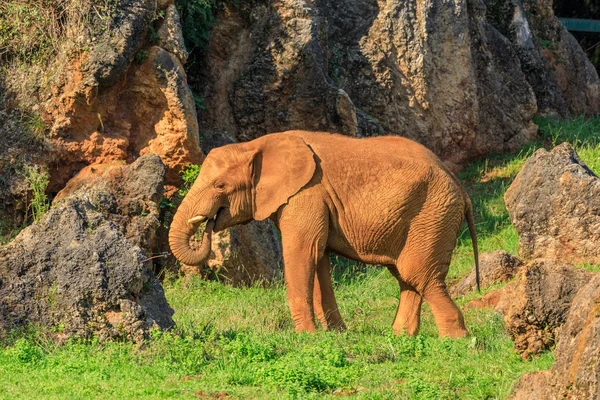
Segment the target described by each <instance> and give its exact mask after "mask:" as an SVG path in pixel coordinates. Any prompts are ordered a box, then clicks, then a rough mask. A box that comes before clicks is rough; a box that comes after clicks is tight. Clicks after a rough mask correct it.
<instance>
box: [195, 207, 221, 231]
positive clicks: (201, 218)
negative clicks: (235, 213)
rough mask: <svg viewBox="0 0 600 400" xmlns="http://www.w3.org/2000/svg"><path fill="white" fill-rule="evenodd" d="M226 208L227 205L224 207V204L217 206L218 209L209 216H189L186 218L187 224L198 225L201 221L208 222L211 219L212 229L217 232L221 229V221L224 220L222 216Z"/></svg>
mask: <svg viewBox="0 0 600 400" xmlns="http://www.w3.org/2000/svg"><path fill="white" fill-rule="evenodd" d="M227 208H228V207H225V206H222V207H219V209H218V210H217V212H216V213H215V215H214V216H213V217H211V218H208V217H207V216H206V215H198V216H195V217H194V218H190V219H189V220H188V224H190V225H195V226H198V225H200V224H202V223H203V222H207V223H208V222H210V221H213V223H214V231H215V232H218V231H220V230H222V229H223V228H222V226H223V222H224V221H223V219H224V218H223V217H224V214H225V213H226V212H227V210H226V209H227Z"/></svg>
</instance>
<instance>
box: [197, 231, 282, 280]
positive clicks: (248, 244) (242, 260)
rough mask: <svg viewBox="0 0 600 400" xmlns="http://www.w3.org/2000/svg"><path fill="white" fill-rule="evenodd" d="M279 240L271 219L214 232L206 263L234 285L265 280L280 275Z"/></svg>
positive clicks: (280, 256) (280, 253) (280, 254)
mask: <svg viewBox="0 0 600 400" xmlns="http://www.w3.org/2000/svg"><path fill="white" fill-rule="evenodd" d="M282 265H283V259H282V251H281V244H280V242H279V239H278V237H277V234H276V233H275V228H274V227H273V224H272V223H271V221H269V220H266V221H254V222H251V223H249V224H248V225H240V226H235V227H232V228H229V229H226V230H224V231H222V232H219V233H216V234H213V244H212V253H211V255H210V258H209V259H208V262H207V266H208V267H209V268H210V269H211V270H212V271H213V272H214V273H215V274H217V275H218V277H219V278H220V279H223V280H225V281H226V282H230V283H232V284H233V285H236V286H238V285H252V284H254V283H261V282H264V283H267V282H270V281H272V280H273V279H274V278H278V277H281V276H282V272H283V271H282Z"/></svg>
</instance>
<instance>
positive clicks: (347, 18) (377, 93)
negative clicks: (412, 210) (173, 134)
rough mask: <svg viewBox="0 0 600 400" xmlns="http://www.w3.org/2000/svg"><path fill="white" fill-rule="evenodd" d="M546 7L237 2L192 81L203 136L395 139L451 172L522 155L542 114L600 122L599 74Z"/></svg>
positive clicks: (222, 18) (495, 2)
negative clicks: (486, 157) (490, 158)
mask: <svg viewBox="0 0 600 400" xmlns="http://www.w3.org/2000/svg"><path fill="white" fill-rule="evenodd" d="M549 4H550V2H549V1H546V0H537V1H528V2H527V3H526V4H525V6H524V5H523V4H522V3H521V2H520V1H518V0H485V1H484V0H459V1H454V2H447V1H443V0H434V1H430V2H426V3H422V2H419V1H415V0H411V1H408V2H407V1H399V0H393V1H378V0H369V1H363V0H342V1H337V2H321V3H319V2H317V3H315V2H307V1H304V0H287V1H278V2H262V1H255V2H243V3H240V4H228V5H227V6H225V7H224V10H222V12H220V13H219V14H218V15H217V20H216V25H215V28H214V30H213V32H212V34H211V39H210V42H209V46H208V50H207V51H206V56H205V59H204V65H205V68H203V69H201V70H198V71H194V70H191V71H190V73H192V74H194V75H195V78H197V79H200V80H201V82H202V85H198V90H203V93H202V94H201V96H202V97H203V98H204V99H205V104H206V109H205V110H204V111H202V115H201V128H202V131H203V132H204V135H205V137H207V136H211V135H213V134H215V133H216V132H226V133H227V134H229V135H231V136H235V137H236V138H237V139H239V140H242V141H244V140H249V139H252V138H255V137H257V136H260V135H264V134H265V133H270V132H275V131H283V130H287V129H297V128H302V129H309V130H311V129H313V130H326V131H337V132H341V133H345V134H347V135H358V136H370V135H379V134H381V133H384V132H386V133H392V134H398V135H403V136H407V137H410V138H413V139H416V140H418V141H421V142H422V143H425V144H426V145H427V146H428V147H429V148H431V149H432V150H434V151H435V152H436V153H438V154H439V155H441V156H442V158H443V159H444V160H446V161H449V162H453V163H459V162H462V161H464V160H466V159H469V158H473V157H476V156H477V155H480V154H484V153H489V152H500V151H505V150H510V149H514V148H516V147H519V146H521V145H522V144H524V143H525V142H527V141H528V140H530V139H532V138H533V137H534V136H535V134H536V127H535V125H534V124H533V123H532V121H531V117H532V116H533V115H534V114H535V113H536V111H537V110H538V106H539V109H540V110H541V111H543V112H552V113H559V114H568V113H573V114H577V115H579V114H581V113H589V114H594V113H596V112H597V110H598V108H597V103H598V98H599V97H598V96H599V94H598V87H599V84H598V76H597V75H596V74H595V71H594V69H593V67H592V66H591V64H590V63H589V62H588V61H587V60H586V59H585V55H584V54H583V52H582V51H581V49H580V48H579V47H578V45H577V43H576V42H575V41H574V39H573V38H572V37H571V36H570V34H569V33H568V32H567V31H566V30H564V28H562V27H561V25H560V23H559V22H558V20H557V19H556V18H555V17H554V16H553V15H552V12H551V9H550V8H549V6H548V5H549ZM534 12H536V13H537V14H535V15H534ZM549 46H550V47H549ZM547 48H551V49H552V50H553V51H554V53H552V51H551V52H550V54H546V53H548V51H546V50H547ZM563 57H564V59H565V60H568V61H565V63H560V62H557V60H559V59H560V60H562V59H563ZM571 80H573V81H574V82H576V83H575V84H574V85H573V86H572V85H564V84H563V83H564V82H566V81H569V82H570V81H571ZM582 91H583V93H585V95H584V96H579V95H578V93H581V92H582ZM536 95H537V97H536ZM581 97H585V99H582V98H581Z"/></svg>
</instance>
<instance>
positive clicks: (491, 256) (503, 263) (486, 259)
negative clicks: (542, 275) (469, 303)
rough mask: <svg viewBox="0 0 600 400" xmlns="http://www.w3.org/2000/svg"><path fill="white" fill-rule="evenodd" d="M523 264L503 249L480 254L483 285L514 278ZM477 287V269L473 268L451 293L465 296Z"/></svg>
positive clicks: (453, 287)
mask: <svg viewBox="0 0 600 400" xmlns="http://www.w3.org/2000/svg"><path fill="white" fill-rule="evenodd" d="M522 265H523V262H522V261H521V260H519V259H518V258H517V257H514V256H512V255H511V254H509V253H507V252H505V251H502V250H497V251H493V252H491V253H483V254H481V255H480V256H479V273H480V284H481V287H483V288H485V287H487V286H490V285H493V284H494V283H499V282H506V281H508V280H510V279H512V278H513V277H514V276H515V274H516V273H517V270H518V269H519V268H520V267H521V266H522ZM476 287H477V282H476V280H475V270H473V271H471V272H470V273H469V275H467V276H466V277H464V278H463V279H462V280H461V281H460V282H458V283H457V284H456V285H454V286H452V287H451V288H450V295H452V296H453V297H459V296H464V295H465V294H467V293H469V292H471V291H473V290H474V289H475V288H476Z"/></svg>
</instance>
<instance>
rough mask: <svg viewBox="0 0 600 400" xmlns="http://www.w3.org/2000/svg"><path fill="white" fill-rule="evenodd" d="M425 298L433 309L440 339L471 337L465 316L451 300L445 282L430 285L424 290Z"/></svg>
mask: <svg viewBox="0 0 600 400" xmlns="http://www.w3.org/2000/svg"><path fill="white" fill-rule="evenodd" d="M423 296H424V297H425V301H427V304H429V306H430V307H431V312H432V313H433V317H434V319H435V323H436V325H437V327H438V330H439V335H440V337H442V336H448V337H452V338H458V337H465V336H468V335H469V332H468V331H467V329H466V328H465V319H464V317H463V314H462V312H461V311H460V308H458V307H457V306H456V304H455V303H454V301H452V299H451V298H450V295H449V294H448V291H447V290H446V284H445V283H444V282H443V281H442V282H439V281H438V282H433V283H432V284H430V285H429V286H428V287H427V288H426V289H425V290H424V292H423Z"/></svg>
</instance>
